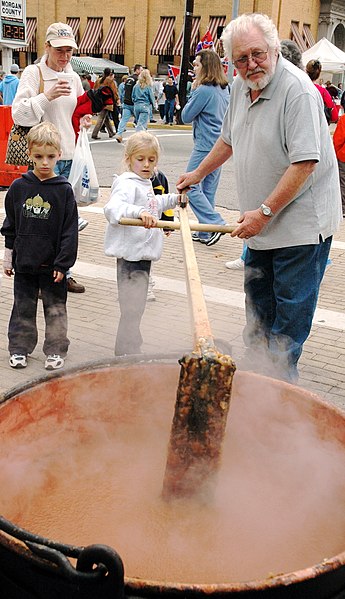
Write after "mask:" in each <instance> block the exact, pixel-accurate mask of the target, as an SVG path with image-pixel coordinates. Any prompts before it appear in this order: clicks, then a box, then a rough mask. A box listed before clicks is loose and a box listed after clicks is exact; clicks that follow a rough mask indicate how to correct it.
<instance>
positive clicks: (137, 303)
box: [115, 258, 151, 356]
mask: <svg viewBox="0 0 345 599" xmlns="http://www.w3.org/2000/svg"><path fill="white" fill-rule="evenodd" d="M150 270H151V261H150V260H139V261H138V262H129V261H128V260H124V259H123V258H118V259H117V289H118V295H119V303H120V313H121V316H120V322H119V326H118V329H117V335H116V342H115V355H116V356H122V355H124V354H138V353H140V347H141V344H142V342H143V338H142V336H141V333H140V322H141V318H142V316H143V314H144V310H145V306H146V298H147V289H148V285H149V274H150Z"/></svg>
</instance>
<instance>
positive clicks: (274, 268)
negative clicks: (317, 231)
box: [243, 237, 332, 382]
mask: <svg viewBox="0 0 345 599" xmlns="http://www.w3.org/2000/svg"><path fill="white" fill-rule="evenodd" d="M331 243H332V237H328V238H327V239H326V240H325V241H320V243H319V244H317V245H299V246H293V247H287V248H278V249H274V250H252V249H250V248H247V253H246V259H245V276H244V290H245V293H246V319H247V324H246V326H245V329H244V333H243V338H244V342H245V344H246V345H247V347H249V348H251V349H253V350H255V351H260V350H262V351H263V352H264V353H265V354H266V355H267V356H268V359H269V360H270V365H271V367H272V369H273V370H272V372H273V376H276V377H277V378H282V379H284V380H287V381H290V382H295V381H297V379H298V371H297V362H298V360H299V358H300V356H301V353H302V349H303V343H304V342H305V341H306V339H307V337H308V335H309V333H310V329H311V326H312V321H313V316H314V312H315V308H316V304H317V298H318V294H319V288H320V284H321V281H322V277H323V275H324V272H325V268H326V263H327V258H328V255H329V250H330V247H331Z"/></svg>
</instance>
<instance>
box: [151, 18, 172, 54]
mask: <svg viewBox="0 0 345 599" xmlns="http://www.w3.org/2000/svg"><path fill="white" fill-rule="evenodd" d="M174 27H175V17H161V21H160V23H159V27H158V30H157V33H156V35H155V37H154V40H153V43H152V46H151V50H150V54H155V55H156V56H159V55H163V54H172V53H173V51H172V50H173V44H174Z"/></svg>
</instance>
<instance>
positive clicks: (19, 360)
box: [9, 354, 28, 368]
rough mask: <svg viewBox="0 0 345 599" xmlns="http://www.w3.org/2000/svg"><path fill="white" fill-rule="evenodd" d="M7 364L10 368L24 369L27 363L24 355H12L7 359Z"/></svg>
mask: <svg viewBox="0 0 345 599" xmlns="http://www.w3.org/2000/svg"><path fill="white" fill-rule="evenodd" d="M9 364H10V366H11V367H12V368H26V367H27V365H28V361H27V359H26V356H25V355H24V354H12V355H11V356H10V359H9Z"/></svg>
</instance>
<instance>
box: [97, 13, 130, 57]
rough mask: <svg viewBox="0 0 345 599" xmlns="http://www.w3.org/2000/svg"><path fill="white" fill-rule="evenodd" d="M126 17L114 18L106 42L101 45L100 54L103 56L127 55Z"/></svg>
mask: <svg viewBox="0 0 345 599" xmlns="http://www.w3.org/2000/svg"><path fill="white" fill-rule="evenodd" d="M124 29H125V17H112V19H111V22H110V27H109V31H108V33H107V35H106V36H105V40H104V42H103V44H102V45H101V48H100V52H101V53H102V54H103V53H104V54H124V53H125V48H124V45H125V36H124Z"/></svg>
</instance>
